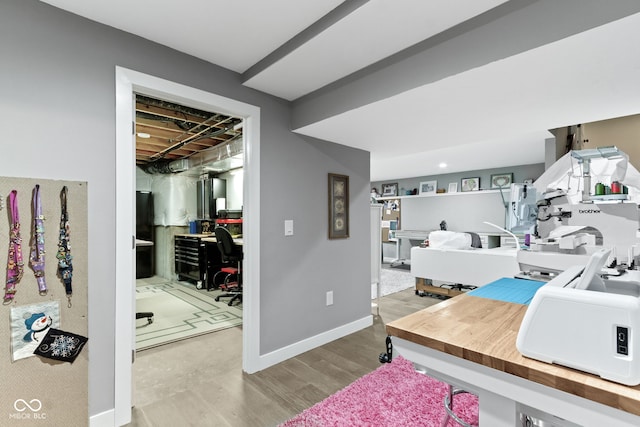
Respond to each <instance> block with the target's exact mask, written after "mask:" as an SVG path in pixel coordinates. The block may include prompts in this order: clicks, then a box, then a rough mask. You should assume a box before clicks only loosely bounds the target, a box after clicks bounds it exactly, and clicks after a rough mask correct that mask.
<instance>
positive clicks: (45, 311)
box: [11, 301, 60, 362]
mask: <svg viewBox="0 0 640 427" xmlns="http://www.w3.org/2000/svg"><path fill="white" fill-rule="evenodd" d="M59 327H60V306H59V304H58V302H57V301H48V302H45V303H40V304H32V305H25V306H16V307H12V308H11V346H12V350H13V352H12V355H13V361H14V362H15V361H16V360H19V359H24V358H26V357H31V356H33V355H34V354H33V351H34V350H35V349H36V348H37V347H38V345H40V343H41V342H42V340H43V339H44V337H45V336H46V335H47V332H49V329H51V328H59Z"/></svg>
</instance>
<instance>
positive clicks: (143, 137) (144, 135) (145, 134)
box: [136, 132, 151, 139]
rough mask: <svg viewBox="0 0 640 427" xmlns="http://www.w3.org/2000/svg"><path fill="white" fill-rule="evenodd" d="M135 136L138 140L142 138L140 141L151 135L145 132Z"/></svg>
mask: <svg viewBox="0 0 640 427" xmlns="http://www.w3.org/2000/svg"><path fill="white" fill-rule="evenodd" d="M136 135H138V138H142V139H149V138H151V135H150V134H148V133H146V132H138V133H137V134H136Z"/></svg>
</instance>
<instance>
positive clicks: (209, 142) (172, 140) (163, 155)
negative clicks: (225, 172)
mask: <svg viewBox="0 0 640 427" xmlns="http://www.w3.org/2000/svg"><path fill="white" fill-rule="evenodd" d="M223 147H224V148H225V149H222V148H223ZM241 150H242V119H241V118H238V117H232V116H227V115H224V114H220V113H212V112H208V111H203V110H199V109H196V108H191V107H187V106H184V105H180V104H176V103H172V102H168V101H164V100H159V99H155V98H150V97H148V96H144V95H136V165H137V166H139V167H141V168H142V169H143V170H145V171H147V172H151V173H171V172H179V171H183V170H186V169H189V168H191V167H193V166H195V164H196V163H197V165H198V166H204V164H205V163H209V164H211V165H210V167H209V169H210V170H212V171H216V172H221V171H222V170H220V169H229V168H231V167H232V166H231V164H230V163H229V161H228V158H229V157H231V156H234V155H235V156H237V155H238V153H239V152H240V153H241ZM196 159H197V162H196V161H195V160H196ZM225 161H226V162H225ZM214 163H218V164H226V165H227V166H226V167H223V168H216V167H215V165H213V164H214ZM205 170H206V169H205Z"/></svg>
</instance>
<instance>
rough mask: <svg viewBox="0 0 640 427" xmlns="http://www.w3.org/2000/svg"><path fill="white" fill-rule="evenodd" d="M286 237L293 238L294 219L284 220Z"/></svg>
mask: <svg viewBox="0 0 640 427" xmlns="http://www.w3.org/2000/svg"><path fill="white" fill-rule="evenodd" d="M284 235H285V236H293V220H292V219H285V220H284Z"/></svg>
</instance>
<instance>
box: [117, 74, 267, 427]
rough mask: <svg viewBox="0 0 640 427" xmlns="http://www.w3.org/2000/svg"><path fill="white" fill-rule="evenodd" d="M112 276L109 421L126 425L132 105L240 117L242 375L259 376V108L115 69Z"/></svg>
mask: <svg viewBox="0 0 640 427" xmlns="http://www.w3.org/2000/svg"><path fill="white" fill-rule="evenodd" d="M115 77H116V79H115V80H116V82H115V83H116V206H115V208H116V253H115V256H116V272H115V336H114V340H115V366H114V368H115V370H114V391H115V402H114V405H115V406H114V418H115V423H116V425H124V424H127V423H129V422H131V406H132V402H133V400H132V398H133V396H132V381H133V376H132V370H133V367H132V363H133V359H134V356H135V268H134V266H135V243H134V242H135V240H134V239H135V238H134V236H135V186H136V182H135V137H134V123H135V103H134V100H133V99H134V94H136V93H140V94H144V95H148V96H151V97H155V98H160V99H166V100H167V101H172V102H176V103H180V104H183V105H187V106H191V107H194V108H198V109H202V110H206V111H216V112H220V113H222V114H227V115H233V116H236V117H242V119H243V121H244V124H243V144H244V185H243V225H242V227H243V250H244V269H243V281H244V283H245V285H246V286H245V287H244V292H243V298H242V299H243V307H244V308H243V328H242V369H243V370H244V371H245V372H247V373H253V372H257V371H258V370H260V369H261V368H260V328H259V327H260V322H259V319H260V280H259V279H260V262H259V260H260V108H259V107H257V106H254V105H250V104H246V103H244V102H240V101H237V100H234V99H230V98H226V97H223V96H219V95H216V94H213V93H210V92H205V91H202V90H199V89H195V88H192V87H188V86H185V85H182V84H179V83H174V82H171V81H169V80H164V79H161V78H158V77H154V76H151V75H148V74H144V73H140V72H137V71H133V70H130V69H126V68H123V67H118V66H116V69H115Z"/></svg>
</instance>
